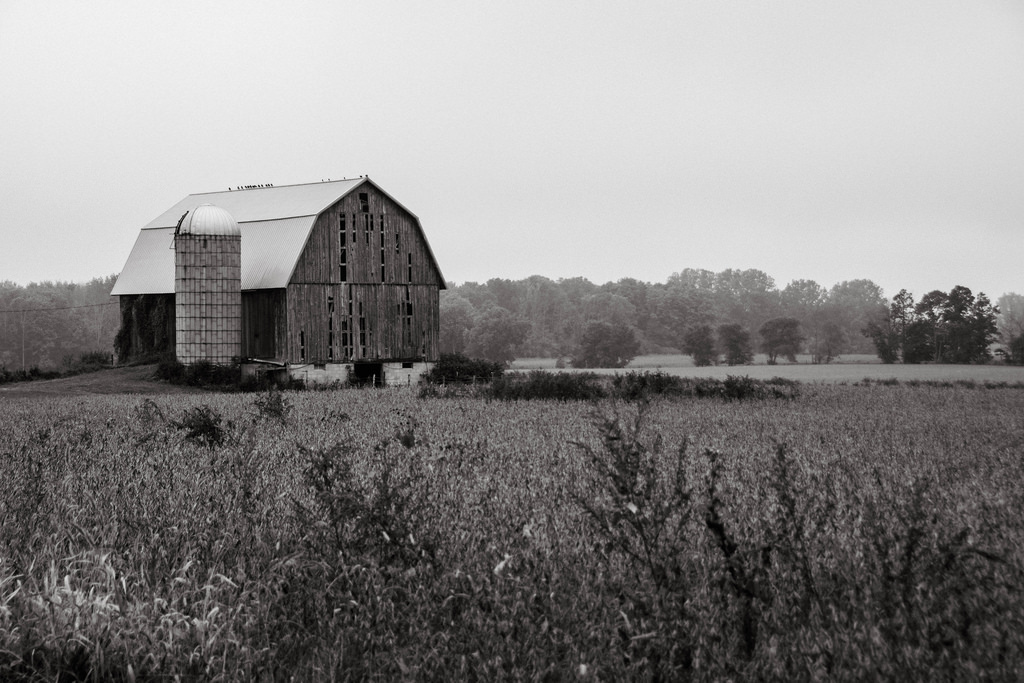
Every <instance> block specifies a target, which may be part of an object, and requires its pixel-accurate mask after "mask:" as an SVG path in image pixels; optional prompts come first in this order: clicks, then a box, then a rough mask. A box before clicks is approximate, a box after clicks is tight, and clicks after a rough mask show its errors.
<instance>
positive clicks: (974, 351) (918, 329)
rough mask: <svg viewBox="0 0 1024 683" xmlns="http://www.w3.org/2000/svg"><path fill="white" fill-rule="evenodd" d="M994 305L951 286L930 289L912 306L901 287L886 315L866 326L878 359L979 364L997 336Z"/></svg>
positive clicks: (965, 288) (908, 295) (967, 291)
mask: <svg viewBox="0 0 1024 683" xmlns="http://www.w3.org/2000/svg"><path fill="white" fill-rule="evenodd" d="M998 313H999V309H998V308H997V307H995V306H993V305H992V304H991V302H990V301H989V300H988V297H986V296H985V295H984V294H983V293H979V294H978V295H977V296H975V295H974V294H973V293H972V292H971V290H970V289H968V288H967V287H963V286H960V285H958V286H956V287H954V288H953V289H951V290H950V291H949V293H948V294H947V293H946V292H942V291H940V290H937V289H936V290H933V291H931V292H928V293H927V294H925V295H924V296H922V297H921V300H920V301H919V302H917V304H914V303H913V297H912V296H911V295H910V294H909V293H908V292H907V291H906V290H901V291H900V293H899V294H897V295H896V296H895V297H893V301H892V304H891V305H890V306H889V311H888V312H887V314H886V315H885V316H883V317H881V318H880V319H878V320H876V321H873V322H872V323H870V324H868V325H867V326H866V327H865V329H864V333H865V334H866V335H867V336H869V337H871V339H872V341H874V343H875V348H876V350H877V352H878V355H879V357H880V358H881V359H882V360H883V361H885V362H893V361H894V360H895V359H896V358H897V357H899V358H902V360H903V362H904V363H923V362H928V361H937V362H940V363H982V362H985V361H987V360H989V359H990V358H991V354H990V352H989V346H990V345H991V344H992V343H993V342H994V341H995V340H996V339H997V338H998V326H997V323H996V320H997V315H998Z"/></svg>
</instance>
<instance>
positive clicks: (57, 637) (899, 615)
mask: <svg viewBox="0 0 1024 683" xmlns="http://www.w3.org/2000/svg"><path fill="white" fill-rule="evenodd" d="M595 411H596V412H595ZM1022 450H1024V391H1020V390H1014V389H989V390H981V389H978V388H971V387H970V386H953V387H950V388H940V387H933V386H906V385H900V386H879V385H871V386H856V387H854V386H831V385H821V386H811V387H805V388H804V390H803V391H801V393H800V395H799V396H798V397H797V398H795V399H794V400H787V401H732V402H726V401H722V400H717V399H714V400H712V399H702V400H697V399H684V400H673V401H669V400H659V401H654V402H652V403H650V404H649V405H647V406H646V408H643V407H641V408H638V407H636V406H624V405H622V404H613V403H610V402H602V403H599V404H597V405H596V406H594V405H591V404H587V403H578V402H570V403H556V402H547V401H531V402H511V403H505V402H489V401H486V400H481V399H473V398H454V399H445V400H431V399H418V398H416V396H415V395H414V394H413V393H412V392H409V391H407V390H379V391H339V392H322V393H305V392H303V393H284V394H269V395H237V394H236V395H211V394H203V395H188V396H165V397H153V398H149V399H145V398H141V397H90V398H69V399H63V400H48V401H33V400H23V401H17V402H4V403H0V478H2V480H3V481H4V482H5V484H6V486H5V487H4V489H3V492H2V493H0V520H2V522H0V678H3V679H4V680H37V679H47V680H52V679H56V678H57V677H59V676H61V675H64V676H65V677H67V678H68V679H70V680H75V677H77V679H78V680H86V679H88V677H89V676H92V677H93V678H94V679H97V680H99V679H103V680H132V679H135V680H145V679H161V680H165V679H168V678H173V676H174V675H179V676H182V677H184V678H201V679H214V680H243V679H253V678H288V677H290V676H295V677H296V678H297V679H304V680H305V679H313V680H325V679H331V678H336V679H353V680H356V679H358V680H364V679H381V680H394V679H437V678H441V677H445V678H451V677H453V676H454V677H457V678H466V679H486V680H492V679H502V678H504V679H514V680H519V679H549V680H560V679H570V678H575V677H577V676H580V677H594V678H597V679H602V680H609V679H637V678H639V679H652V678H663V679H670V680H686V679H694V680H721V679H727V678H731V679H752V678H763V679H771V680H793V679H797V680H807V679H820V678H827V679H835V680H866V679H878V678H881V679H889V680H891V679H894V678H897V677H904V678H907V679H911V680H932V679H935V678H940V679H947V680H948V679H970V678H979V677H980V678H990V679H995V680H1000V679H1002V680H1013V679H1014V678H1015V676H1016V674H1017V672H1019V671H1020V670H1021V669H1022V667H1024V628H1022V627H1024V623H1022V622H1024V597H1022V596H1024V591H1022V590H1021V588H1022V584H1021V580H1022V576H1021V571H1022V568H1024V550H1022V549H1024V523H1022V521H1021V518H1020V514H1019V510H1020V509H1022V505H1024V486H1022V484H1024V461H1022V459H1021V457H1020V454H1021V452H1022Z"/></svg>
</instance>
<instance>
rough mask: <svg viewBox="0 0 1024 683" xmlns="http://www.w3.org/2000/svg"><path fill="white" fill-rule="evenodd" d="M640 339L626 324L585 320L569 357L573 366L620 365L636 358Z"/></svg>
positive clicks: (608, 366)
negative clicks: (572, 352)
mask: <svg viewBox="0 0 1024 683" xmlns="http://www.w3.org/2000/svg"><path fill="white" fill-rule="evenodd" d="M639 350H640V342H639V341H637V338H636V333H635V332H634V331H633V328H631V327H630V326H628V325H625V324H622V323H609V322H605V321H602V320H595V321H591V322H589V323H587V326H586V327H585V328H584V329H583V334H582V336H581V337H580V344H579V347H578V348H577V350H576V355H575V357H574V358H573V362H572V364H573V367H577V368H621V367H625V366H626V364H627V363H629V361H631V360H633V358H634V357H636V354H637V352H638V351H639Z"/></svg>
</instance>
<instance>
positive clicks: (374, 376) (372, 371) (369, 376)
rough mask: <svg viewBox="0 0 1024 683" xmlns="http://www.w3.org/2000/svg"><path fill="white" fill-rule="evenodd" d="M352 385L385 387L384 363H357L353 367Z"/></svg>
mask: <svg viewBox="0 0 1024 683" xmlns="http://www.w3.org/2000/svg"><path fill="white" fill-rule="evenodd" d="M352 383H353V384H360V385H363V384H365V385H369V386H376V387H382V386H384V364H383V363H356V364H354V365H353V366H352Z"/></svg>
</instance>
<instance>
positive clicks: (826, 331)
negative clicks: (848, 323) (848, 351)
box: [808, 320, 846, 363]
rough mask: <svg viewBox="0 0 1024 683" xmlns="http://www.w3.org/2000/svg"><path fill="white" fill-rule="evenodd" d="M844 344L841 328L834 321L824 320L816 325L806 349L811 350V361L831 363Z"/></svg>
mask: <svg viewBox="0 0 1024 683" xmlns="http://www.w3.org/2000/svg"><path fill="white" fill-rule="evenodd" d="M845 344H846V334H845V333H844V332H843V328H842V327H840V326H839V324H838V323H837V322H835V321H831V320H826V321H824V322H822V323H820V324H819V325H818V326H817V327H816V329H815V335H814V338H813V339H812V340H811V342H810V344H809V348H808V351H810V352H811V359H812V361H813V362H815V363H831V362H832V361H833V360H834V359H836V358H838V357H839V353H840V351H841V350H842V348H843V346H844V345H845Z"/></svg>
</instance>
